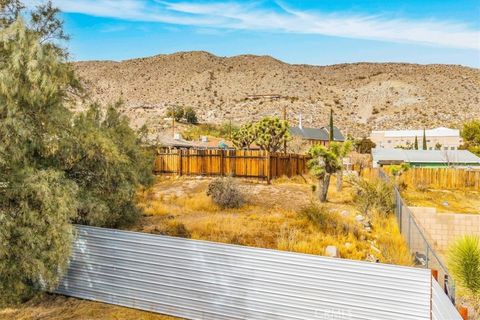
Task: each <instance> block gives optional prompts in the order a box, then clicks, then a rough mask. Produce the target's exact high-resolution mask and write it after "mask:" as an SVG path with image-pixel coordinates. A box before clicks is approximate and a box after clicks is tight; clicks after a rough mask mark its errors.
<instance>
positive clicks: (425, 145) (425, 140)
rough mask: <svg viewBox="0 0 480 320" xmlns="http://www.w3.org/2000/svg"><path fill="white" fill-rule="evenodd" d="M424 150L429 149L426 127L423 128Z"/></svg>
mask: <svg viewBox="0 0 480 320" xmlns="http://www.w3.org/2000/svg"><path fill="white" fill-rule="evenodd" d="M423 150H427V136H426V134H425V128H423Z"/></svg>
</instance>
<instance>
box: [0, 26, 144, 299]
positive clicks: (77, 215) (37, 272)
mask: <svg viewBox="0 0 480 320" xmlns="http://www.w3.org/2000/svg"><path fill="white" fill-rule="evenodd" d="M77 92H79V86H78V81H77V79H76V77H75V75H74V72H73V69H72V67H71V66H70V65H69V64H68V63H67V61H66V55H65V54H64V52H62V51H61V50H59V49H58V48H57V47H55V46H53V45H50V44H49V43H45V42H42V41H41V34H39V33H38V32H37V31H36V30H35V29H31V28H28V27H26V26H25V24H24V23H23V22H22V20H21V19H18V20H17V21H15V22H13V23H11V24H8V25H7V24H6V27H5V28H3V29H1V30H0V186H1V187H0V274H1V280H2V281H0V301H1V302H9V301H15V300H19V299H23V298H26V297H28V295H29V294H30V293H31V292H32V291H34V290H36V289H40V288H42V289H45V288H53V287H54V286H55V285H56V283H57V281H58V279H59V277H60V276H61V274H62V272H63V270H64V266H65V265H66V261H67V259H68V256H69V250H70V245H71V239H72V234H73V233H72V225H71V222H72V221H76V222H81V223H87V224H92V225H104V226H118V225H121V224H126V223H129V222H131V221H134V220H135V218H136V217H138V209H137V208H136V207H135V190H136V188H137V187H139V186H140V185H141V184H148V183H149V181H151V180H152V173H151V168H152V163H153V161H152V158H149V155H148V154H145V152H146V151H143V149H140V147H139V146H140V145H141V143H140V142H139V140H138V139H139V138H138V135H137V134H136V133H135V132H134V131H133V130H132V129H130V127H129V126H128V121H127V120H126V118H125V117H123V116H121V115H120V113H119V112H118V110H117V109H116V108H114V107H110V108H109V109H108V110H107V112H106V113H105V114H104V113H102V112H101V110H100V108H98V107H97V108H94V107H92V108H90V109H89V110H88V112H86V113H83V114H80V115H78V116H76V117H74V116H73V114H72V113H71V112H70V111H69V105H68V103H69V101H70V100H71V94H72V93H77Z"/></svg>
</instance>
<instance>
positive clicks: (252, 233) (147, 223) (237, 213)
mask: <svg viewBox="0 0 480 320" xmlns="http://www.w3.org/2000/svg"><path fill="white" fill-rule="evenodd" d="M211 180H212V179H211V178H189V177H181V178H178V177H160V178H158V180H157V182H156V184H155V185H154V186H153V187H152V188H151V189H150V190H148V191H147V192H145V193H143V194H142V195H141V202H140V203H141V206H142V207H143V209H144V212H145V216H144V218H143V219H142V221H141V222H140V224H138V225H137V226H135V227H134V228H132V229H131V230H134V231H142V232H148V233H154V234H164V235H170V236H180V237H187V238H192V239H201V240H209V241H216V242H224V243H231V244H239V245H247V246H256V247H263V248H270V249H278V250H287V251H295V252H300V253H309V254H318V255H323V254H324V253H325V248H326V247H327V246H329V245H334V246H336V247H337V248H338V250H339V253H340V256H341V257H343V258H348V259H356V260H368V259H370V260H373V258H376V259H378V260H380V261H381V262H385V263H394V264H403V265H408V264H410V263H411V259H410V256H409V254H408V250H407V248H406V246H405V244H404V242H403V239H402V237H401V235H400V234H399V232H398V229H397V227H396V222H395V220H394V217H393V216H390V217H387V218H384V217H365V220H368V222H369V223H371V224H372V230H371V231H366V230H365V229H364V226H363V224H364V223H365V222H367V221H363V222H358V221H356V216H357V215H358V214H359V213H358V211H357V210H356V208H355V205H354V204H353V202H352V188H351V186H350V185H349V184H348V183H344V188H343V190H342V191H341V192H336V190H335V180H334V179H332V184H331V188H330V189H329V194H328V203H326V204H324V205H322V208H323V209H322V210H325V211H326V212H327V213H328V215H327V216H328V217H331V219H333V220H331V221H329V222H328V223H327V226H326V227H325V228H323V229H322V228H319V226H318V224H316V223H315V222H313V221H310V220H308V219H306V218H305V217H304V216H303V215H302V213H301V212H302V208H305V207H306V206H308V205H309V204H311V203H312V202H315V201H317V200H316V194H315V193H314V192H313V186H314V185H315V184H316V181H315V180H310V179H309V178H307V180H305V179H304V178H301V177H298V178H295V179H277V180H275V181H274V182H273V183H272V184H271V185H268V184H266V183H265V182H258V181H247V180H241V179H237V180H236V181H237V183H238V185H239V189H240V190H241V191H242V192H243V193H244V195H245V198H246V204H245V205H244V206H243V207H242V208H239V209H221V208H219V207H218V206H217V205H215V204H214V203H213V202H212V201H211V199H210V198H209V197H207V195H206V190H207V188H208V184H209V182H210V181H211Z"/></svg>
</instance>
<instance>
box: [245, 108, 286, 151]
mask: <svg viewBox="0 0 480 320" xmlns="http://www.w3.org/2000/svg"><path fill="white" fill-rule="evenodd" d="M254 132H255V136H256V140H255V143H256V144H257V145H258V146H259V147H260V148H261V149H262V150H265V151H268V152H277V151H278V150H280V148H282V147H283V145H284V142H285V141H288V140H289V139H290V132H289V127H288V122H286V121H284V120H280V119H279V118H278V117H265V118H263V119H262V120H260V121H259V122H257V123H256V124H255V125H254Z"/></svg>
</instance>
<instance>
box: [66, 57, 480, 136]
mask: <svg viewBox="0 0 480 320" xmlns="http://www.w3.org/2000/svg"><path fill="white" fill-rule="evenodd" d="M75 67H76V69H77V71H78V74H79V75H80V77H81V78H82V79H83V81H84V84H85V86H86V88H87V89H88V92H89V93H90V99H93V100H98V101H100V102H102V103H108V102H112V101H115V100H117V99H118V98H119V97H122V98H123V100H124V101H125V112H126V113H127V114H128V115H129V117H130V118H131V119H132V122H133V123H134V124H135V125H137V126H139V125H142V124H143V123H147V125H149V127H150V128H151V129H152V130H156V129H159V128H160V127H161V126H166V125H167V124H166V123H165V121H164V120H163V117H164V113H165V109H166V108H167V107H168V106H169V105H185V106H192V107H194V108H195V110H196V111H197V114H198V115H199V119H200V121H202V122H210V123H221V122H223V121H228V120H230V119H231V120H232V121H234V122H237V123H242V122H246V121H249V120H256V119H259V118H261V117H263V116H265V115H272V114H276V115H281V114H282V108H283V106H286V107H287V116H288V118H289V119H290V121H291V122H292V123H293V124H296V123H297V121H298V116H299V115H300V114H301V115H303V119H304V120H303V122H304V125H306V126H320V125H322V124H325V123H326V122H327V121H328V113H329V110H330V108H333V110H334V112H335V114H336V116H335V121H336V124H337V125H338V126H339V127H340V128H341V129H343V130H344V131H346V132H349V133H352V134H354V135H363V134H366V133H368V131H369V130H371V129H387V128H418V127H423V126H426V127H432V126H440V125H442V126H446V125H458V123H460V122H462V121H464V120H465V119H469V118H472V117H477V118H478V117H480V103H479V102H480V101H479V100H480V70H478V69H472V68H467V67H462V66H456V65H415V64H399V63H355V64H340V65H333V66H310V65H291V64H287V63H283V62H281V61H279V60H276V59H274V58H272V57H269V56H252V55H242V56H235V57H231V58H223V57H217V56H214V55H212V54H209V53H207V52H182V53H175V54H171V55H158V56H154V57H149V58H141V59H134V60H127V61H122V62H113V61H88V62H78V63H76V64H75Z"/></svg>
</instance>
